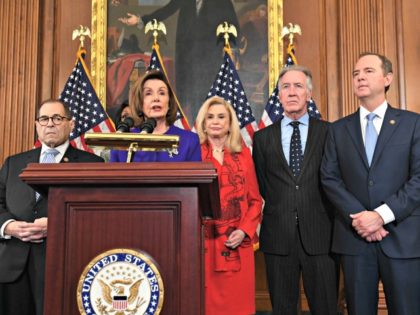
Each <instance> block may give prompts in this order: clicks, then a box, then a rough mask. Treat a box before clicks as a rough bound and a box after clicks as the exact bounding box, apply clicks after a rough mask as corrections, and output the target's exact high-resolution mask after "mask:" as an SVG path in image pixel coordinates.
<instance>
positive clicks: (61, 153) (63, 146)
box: [39, 140, 70, 163]
mask: <svg viewBox="0 0 420 315" xmlns="http://www.w3.org/2000/svg"><path fill="white" fill-rule="evenodd" d="M69 145H70V142H69V141H68V140H67V141H66V142H64V143H63V144H60V145H59V146H58V147H55V148H54V149H56V150H57V151H58V154H57V155H56V156H55V163H60V161H61V159H62V158H63V157H64V154H65V153H66V151H67V149H68V147H69ZM49 149H52V148H50V147H49V146H47V145H46V144H45V143H43V144H42V148H41V154H40V155H39V162H40V163H41V161H42V159H43V158H44V155H45V152H46V151H48V150H49Z"/></svg>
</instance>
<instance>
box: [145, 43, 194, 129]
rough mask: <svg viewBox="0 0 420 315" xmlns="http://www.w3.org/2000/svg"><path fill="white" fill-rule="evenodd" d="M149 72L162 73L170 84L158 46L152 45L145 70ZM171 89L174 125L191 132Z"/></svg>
mask: <svg viewBox="0 0 420 315" xmlns="http://www.w3.org/2000/svg"><path fill="white" fill-rule="evenodd" d="M150 70H156V71H161V72H163V73H164V75H165V77H166V80H167V81H168V82H170V81H169V78H168V74H167V72H166V69H165V66H164V63H163V61H162V57H161V55H160V51H159V45H158V44H154V45H153V50H152V55H151V56H150V64H149V67H148V68H147V71H150ZM171 89H172V92H173V93H174V97H175V101H176V103H177V105H178V111H177V113H176V120H175V122H174V125H175V126H177V127H179V128H181V129H185V130H191V128H190V124H189V123H188V119H187V117H186V116H185V114H184V112H183V111H182V107H181V104H180V103H179V100H178V98H177V96H176V94H175V90H174V89H173V88H172V87H171Z"/></svg>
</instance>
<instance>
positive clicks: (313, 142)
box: [299, 117, 319, 177]
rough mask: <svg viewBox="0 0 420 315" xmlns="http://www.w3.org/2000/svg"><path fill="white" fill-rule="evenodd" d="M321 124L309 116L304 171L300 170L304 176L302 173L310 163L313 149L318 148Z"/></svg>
mask: <svg viewBox="0 0 420 315" xmlns="http://www.w3.org/2000/svg"><path fill="white" fill-rule="evenodd" d="M318 127H319V125H318V124H317V123H316V121H315V120H314V118H311V117H310V118H309V126H308V137H307V140H306V145H305V152H303V164H302V171H301V172H300V175H299V177H300V176H302V174H304V172H305V167H306V166H307V165H308V163H309V160H310V158H309V157H311V156H312V151H313V150H314V149H315V148H316V146H317V145H318V144H317V139H318V135H319V128H318Z"/></svg>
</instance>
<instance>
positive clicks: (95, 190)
mask: <svg viewBox="0 0 420 315" xmlns="http://www.w3.org/2000/svg"><path fill="white" fill-rule="evenodd" d="M21 177H22V179H23V180H24V181H25V182H26V183H28V184H29V185H31V186H32V187H34V188H36V189H38V190H40V191H41V192H44V193H45V194H46V193H48V218H49V219H48V237H47V259H46V286H45V314H51V315H52V314H54V315H56V314H62V315H67V314H79V308H78V305H77V299H76V291H77V286H78V281H79V277H80V275H81V274H82V272H83V270H84V268H85V267H86V265H87V264H88V263H89V262H90V261H91V260H92V259H93V258H94V257H96V256H97V255H99V254H101V253H103V252H104V251H108V250H111V249H116V248H117V249H118V248H129V249H140V250H143V251H145V252H147V253H148V254H149V255H150V256H151V257H152V258H153V259H154V260H155V261H156V262H157V264H158V266H159V270H160V273H161V275H162V280H163V283H164V302H163V307H162V311H161V313H160V314H166V315H175V314H182V315H188V314H191V315H198V314H204V274H203V249H202V248H203V247H202V243H203V239H202V228H201V216H202V215H207V216H209V215H210V216H211V215H214V216H218V211H219V208H220V205H219V190H218V184H217V173H216V171H215V169H214V167H213V166H212V164H210V163H201V162H185V163H133V164H123V163H103V164H102V163H98V164H96V163H95V164H94V163H77V164H70V163H69V164H67V163H61V164H30V165H29V166H28V168H26V169H25V170H24V172H23V173H22V175H21Z"/></svg>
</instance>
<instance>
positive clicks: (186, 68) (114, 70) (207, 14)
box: [106, 0, 268, 125]
mask: <svg viewBox="0 0 420 315" xmlns="http://www.w3.org/2000/svg"><path fill="white" fill-rule="evenodd" d="M153 19H156V20H158V21H162V22H164V23H165V25H166V29H167V35H166V37H160V38H159V45H160V51H161V55H162V57H163V59H164V64H165V68H166V70H167V71H168V76H169V79H170V81H171V83H172V85H173V87H174V88H175V91H176V94H177V96H178V99H179V101H180V104H181V106H182V108H183V110H184V113H185V114H186V116H187V118H188V120H189V122H190V125H193V124H194V120H195V116H196V114H197V111H198V109H199V107H200V106H201V104H202V103H203V101H204V100H205V99H206V97H207V93H208V92H209V89H210V86H211V85H212V83H213V80H214V79H215V77H216V74H217V72H218V71H219V67H220V65H221V64H222V62H223V45H224V41H223V38H222V37H219V38H218V37H217V36H216V28H217V26H218V25H219V24H221V23H223V22H225V21H227V22H228V23H229V24H233V25H234V26H235V27H236V28H237V31H238V38H236V39H232V41H231V45H232V48H233V52H234V57H235V61H236V66H237V68H238V70H239V75H240V77H241V80H242V83H243V85H244V87H245V91H246V93H247V96H248V99H249V101H250V103H251V106H252V109H253V111H254V115H255V117H256V119H257V120H259V117H260V116H261V113H262V111H263V108H264V105H265V104H264V102H265V101H266V99H267V94H268V69H267V68H268V64H267V60H268V57H267V56H268V47H267V28H268V27H267V25H268V22H267V1H266V0H265V1H262V0H246V1H245V0H109V2H108V22H107V102H106V103H107V110H108V111H109V112H110V113H111V116H112V114H113V113H114V112H116V111H117V109H118V108H119V106H120V104H121V103H122V102H124V101H125V100H126V99H127V98H128V91H129V87H130V84H131V83H132V82H134V81H135V80H136V79H137V78H138V77H139V76H141V75H142V74H143V73H144V72H145V70H146V68H147V66H148V63H149V59H150V53H151V49H152V44H153V41H152V38H151V36H150V35H145V34H144V26H145V25H146V24H147V23H148V22H149V21H152V20H153Z"/></svg>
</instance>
